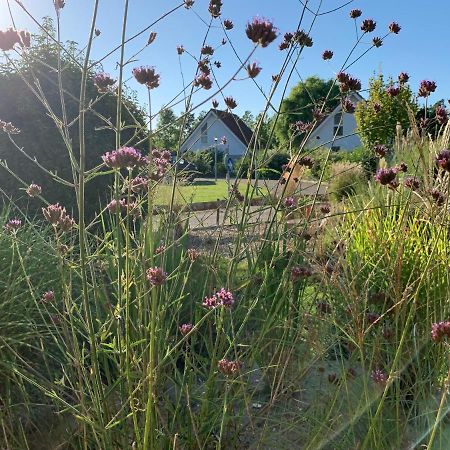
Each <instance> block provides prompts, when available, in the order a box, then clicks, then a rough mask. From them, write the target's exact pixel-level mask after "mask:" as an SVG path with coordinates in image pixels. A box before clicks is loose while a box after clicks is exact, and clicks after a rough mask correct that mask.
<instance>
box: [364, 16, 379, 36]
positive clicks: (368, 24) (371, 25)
mask: <svg viewBox="0 0 450 450" xmlns="http://www.w3.org/2000/svg"><path fill="white" fill-rule="evenodd" d="M376 27H377V23H376V22H375V21H374V20H373V19H364V20H363V22H362V24H361V31H364V33H371V32H372V31H374V30H375V28H376Z"/></svg>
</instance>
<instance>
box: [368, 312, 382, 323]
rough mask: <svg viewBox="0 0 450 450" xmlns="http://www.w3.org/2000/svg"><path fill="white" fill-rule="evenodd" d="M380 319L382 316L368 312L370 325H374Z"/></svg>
mask: <svg viewBox="0 0 450 450" xmlns="http://www.w3.org/2000/svg"><path fill="white" fill-rule="evenodd" d="M379 318H380V315H379V314H377V313H375V312H368V313H367V314H366V320H367V322H368V323H369V324H374V323H375V322H376V321H377V320H378V319H379Z"/></svg>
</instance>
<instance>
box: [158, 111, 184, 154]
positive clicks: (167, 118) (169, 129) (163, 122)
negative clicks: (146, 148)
mask: <svg viewBox="0 0 450 450" xmlns="http://www.w3.org/2000/svg"><path fill="white" fill-rule="evenodd" d="M180 127H181V124H180V122H179V121H178V120H177V115H176V114H175V113H174V112H173V111H172V110H171V109H170V108H167V109H163V110H162V111H160V113H159V115H158V122H157V128H156V131H155V135H154V138H153V142H154V145H155V146H156V147H158V148H166V149H168V150H172V151H174V150H176V148H177V147H178V144H179V141H180Z"/></svg>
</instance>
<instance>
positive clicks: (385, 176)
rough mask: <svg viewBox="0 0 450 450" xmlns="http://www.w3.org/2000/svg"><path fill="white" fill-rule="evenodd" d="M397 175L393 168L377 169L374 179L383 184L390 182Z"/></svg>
mask: <svg viewBox="0 0 450 450" xmlns="http://www.w3.org/2000/svg"><path fill="white" fill-rule="evenodd" d="M396 176H397V171H396V170H395V169H393V168H387V169H383V168H382V169H379V170H378V171H377V173H376V174H375V181H377V182H378V183H380V184H381V185H383V186H385V185H388V184H390V183H392V182H393V181H394V180H395V177H396Z"/></svg>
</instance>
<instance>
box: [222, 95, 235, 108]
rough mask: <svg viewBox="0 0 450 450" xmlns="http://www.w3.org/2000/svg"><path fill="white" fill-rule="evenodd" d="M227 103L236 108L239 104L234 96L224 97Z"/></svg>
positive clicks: (229, 106)
mask: <svg viewBox="0 0 450 450" xmlns="http://www.w3.org/2000/svg"><path fill="white" fill-rule="evenodd" d="M223 100H224V102H225V105H227V106H228V108H230V109H234V108H236V106H237V102H236V100H235V99H234V98H233V97H225V98H224V99H223Z"/></svg>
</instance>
